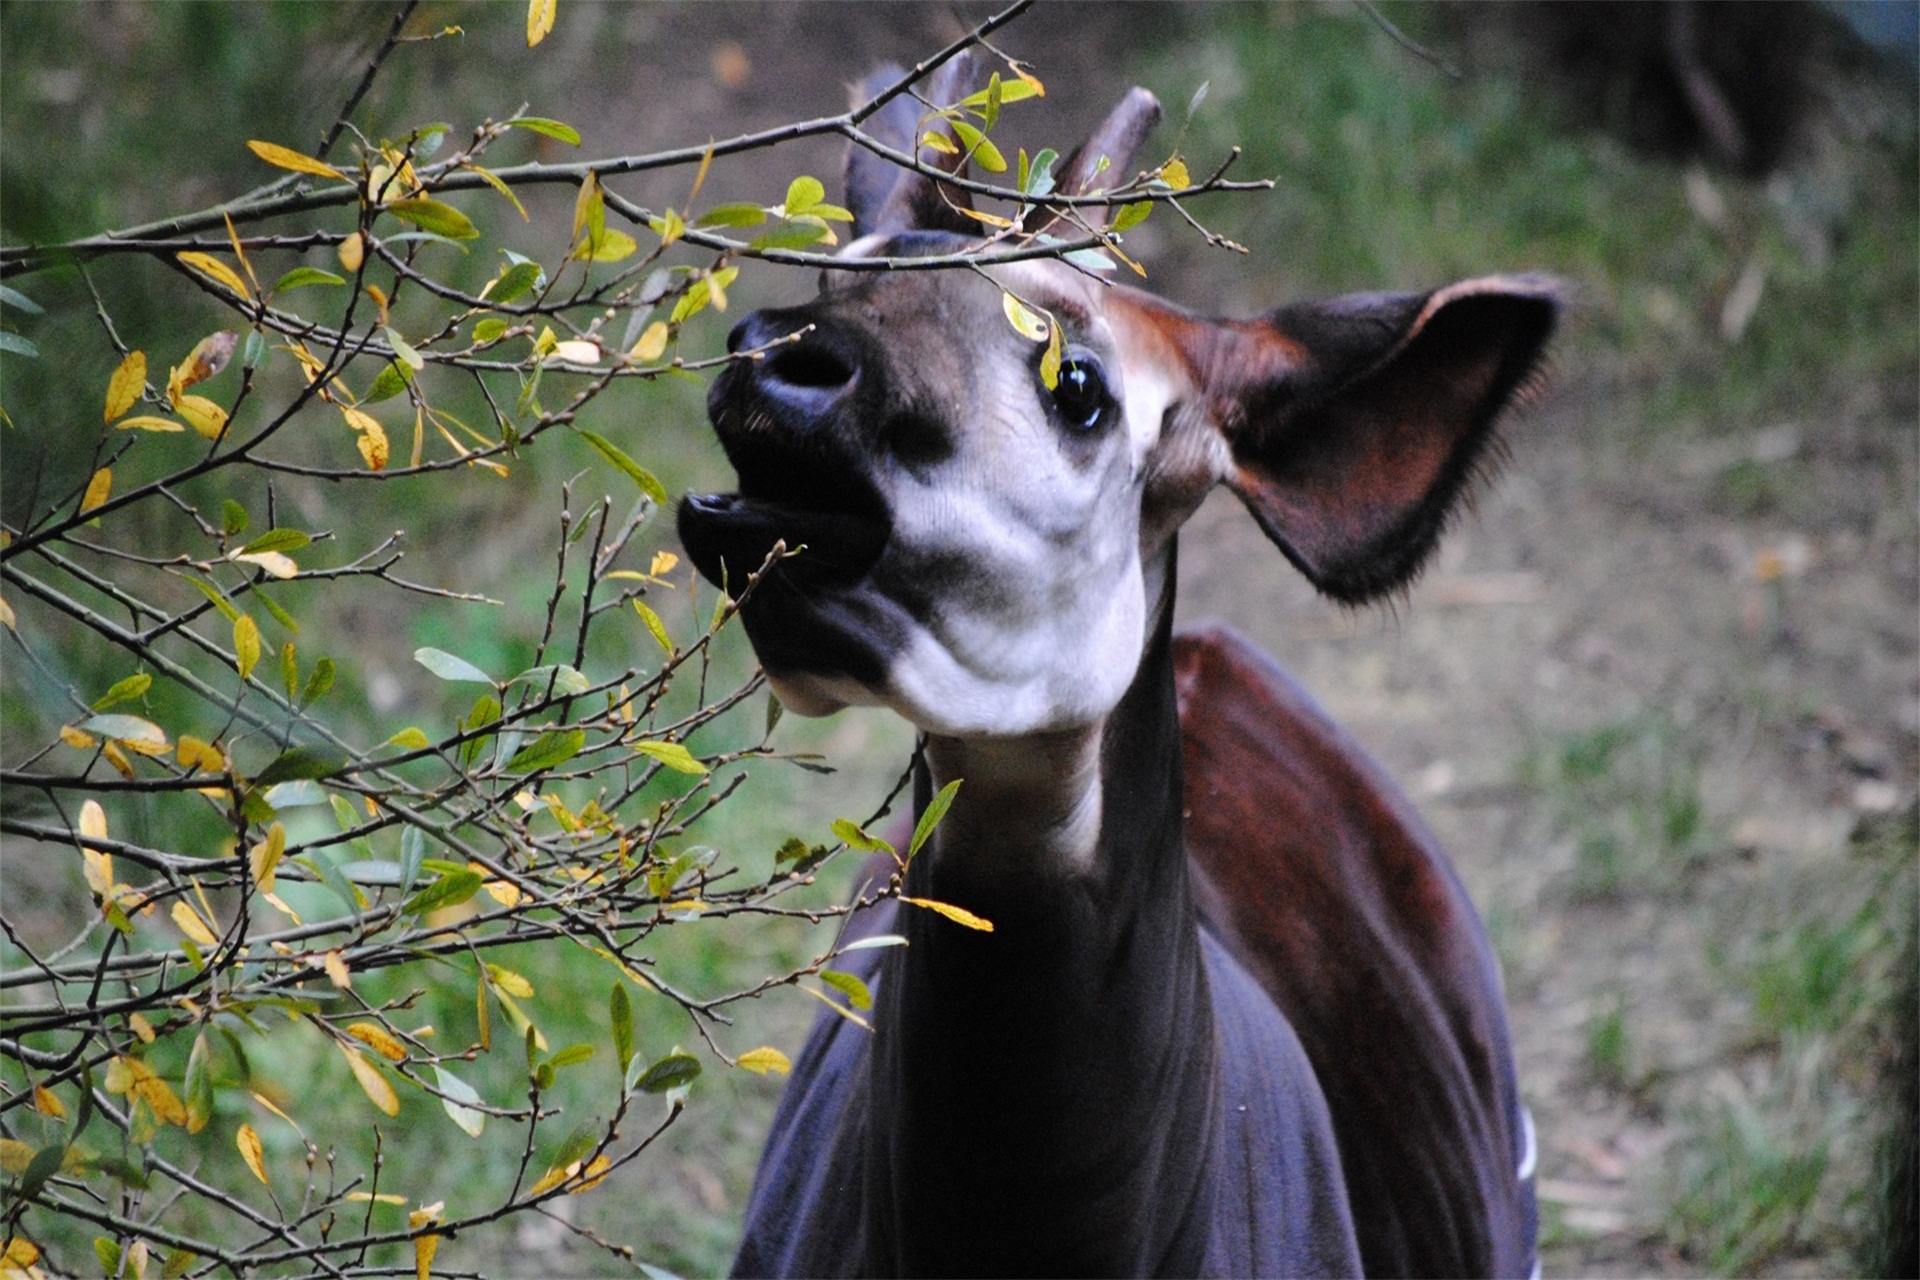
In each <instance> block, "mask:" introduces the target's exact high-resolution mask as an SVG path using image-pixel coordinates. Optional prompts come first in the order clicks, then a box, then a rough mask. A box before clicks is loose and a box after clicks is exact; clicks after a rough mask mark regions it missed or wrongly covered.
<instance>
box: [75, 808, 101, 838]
mask: <svg viewBox="0 0 1920 1280" xmlns="http://www.w3.org/2000/svg"><path fill="white" fill-rule="evenodd" d="M80 834H81V835H83V836H97V837H99V838H100V839H102V840H104V839H106V837H107V812H106V810H104V809H102V808H101V807H100V802H99V801H98V800H89V801H87V802H86V803H85V804H82V805H81V806H80Z"/></svg>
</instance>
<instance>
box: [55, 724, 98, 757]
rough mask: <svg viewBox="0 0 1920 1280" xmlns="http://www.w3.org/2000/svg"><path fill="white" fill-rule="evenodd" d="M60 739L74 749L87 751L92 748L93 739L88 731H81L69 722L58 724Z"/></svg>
mask: <svg viewBox="0 0 1920 1280" xmlns="http://www.w3.org/2000/svg"><path fill="white" fill-rule="evenodd" d="M60 741H62V742H64V743H66V744H67V745H68V746H70V747H72V748H73V749H74V750H75V751H88V750H91V749H92V747H93V744H94V742H95V739H94V736H93V735H92V734H90V733H82V732H81V731H80V730H78V729H76V728H74V727H73V726H72V725H70V724H63V725H61V726H60Z"/></svg>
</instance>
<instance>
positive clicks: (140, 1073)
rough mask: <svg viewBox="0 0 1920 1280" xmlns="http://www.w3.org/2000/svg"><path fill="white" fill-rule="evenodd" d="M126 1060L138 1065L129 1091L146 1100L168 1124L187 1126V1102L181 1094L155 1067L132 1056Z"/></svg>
mask: <svg viewBox="0 0 1920 1280" xmlns="http://www.w3.org/2000/svg"><path fill="white" fill-rule="evenodd" d="M126 1061H127V1062H128V1063H130V1064H132V1065H133V1066H134V1067H136V1070H135V1072H134V1076H133V1082H132V1087H131V1088H130V1089H129V1090H128V1092H129V1093H130V1094H132V1095H133V1096H134V1097H137V1098H139V1099H141V1100H142V1101H144V1102H145V1103H146V1104H147V1105H148V1106H149V1107H152V1108H153V1114H154V1115H156V1116H158V1117H159V1118H160V1119H161V1120H163V1121H165V1122H166V1123H167V1124H171V1125H178V1126H179V1127H180V1128H182V1129H184V1128H186V1127H187V1108H186V1104H185V1103H183V1102H181V1101H180V1098H179V1096H178V1095H177V1094H175V1093H174V1091H173V1088H172V1086H170V1085H169V1084H168V1083H167V1082H166V1081H165V1080H162V1079H161V1078H160V1077H159V1076H157V1075H155V1074H154V1073H153V1069H152V1068H151V1067H148V1066H147V1065H146V1064H145V1063H142V1062H138V1061H137V1060H136V1059H132V1058H129V1059H127V1060H126Z"/></svg>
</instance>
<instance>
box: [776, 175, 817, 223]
mask: <svg viewBox="0 0 1920 1280" xmlns="http://www.w3.org/2000/svg"><path fill="white" fill-rule="evenodd" d="M826 198H827V189H826V188H825V187H823V186H821V185H820V179H818V178H809V177H807V176H806V175H805V174H802V175H800V176H799V177H797V178H795V179H794V180H793V181H792V182H791V183H789V184H788V186H787V200H786V211H787V216H788V217H789V218H791V217H793V216H794V215H795V214H796V213H805V212H806V211H807V210H809V209H811V208H813V206H815V205H817V204H819V203H820V202H821V201H822V200H825V199H826Z"/></svg>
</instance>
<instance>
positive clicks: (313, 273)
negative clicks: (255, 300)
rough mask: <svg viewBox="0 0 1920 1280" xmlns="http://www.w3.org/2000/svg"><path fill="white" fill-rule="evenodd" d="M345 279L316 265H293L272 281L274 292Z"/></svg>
mask: <svg viewBox="0 0 1920 1280" xmlns="http://www.w3.org/2000/svg"><path fill="white" fill-rule="evenodd" d="M345 283H346V281H345V280H344V279H342V278H341V277H339V276H337V275H335V274H333V272H331V271H322V270H321V269H320V268H318V267H295V268H294V269H293V270H291V271H289V272H287V274H285V275H283V276H281V277H280V278H279V279H278V280H276V281H274V282H273V291H274V292H275V293H285V292H286V291H287V290H289V289H300V288H304V287H306V286H307V285H314V284H326V285H334V284H345Z"/></svg>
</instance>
